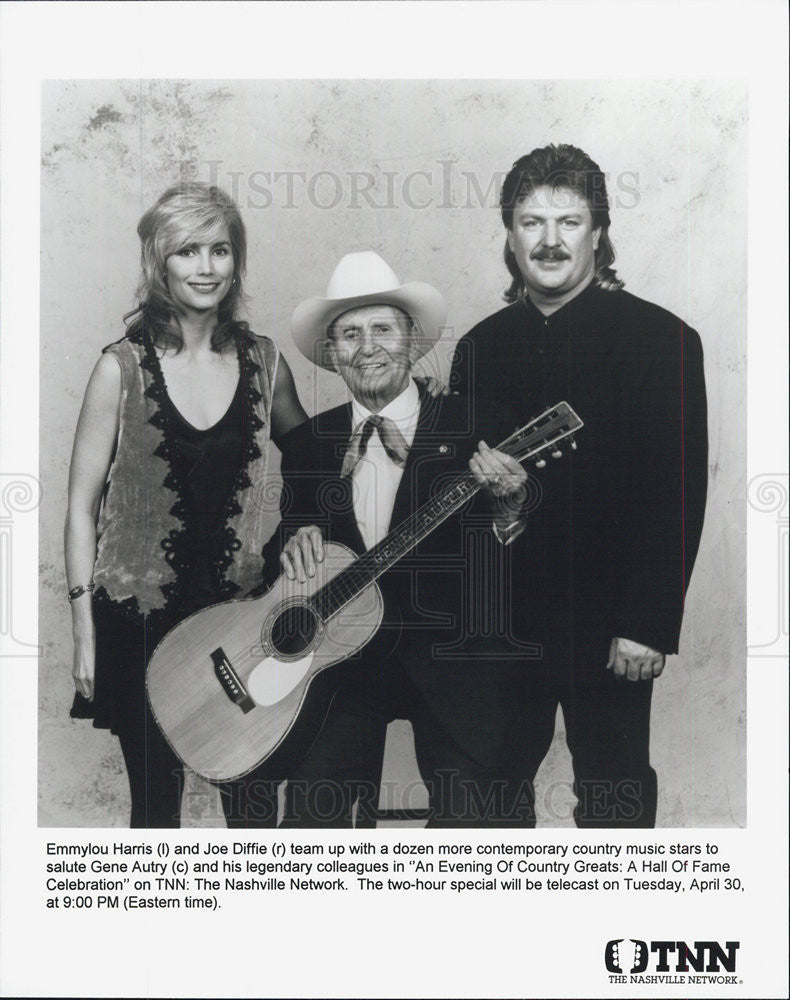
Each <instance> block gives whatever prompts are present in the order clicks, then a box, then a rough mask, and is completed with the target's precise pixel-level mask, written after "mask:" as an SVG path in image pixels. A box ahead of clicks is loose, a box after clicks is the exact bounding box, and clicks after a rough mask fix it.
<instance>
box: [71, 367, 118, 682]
mask: <svg viewBox="0 0 790 1000" xmlns="http://www.w3.org/2000/svg"><path fill="white" fill-rule="evenodd" d="M120 399H121V369H120V367H119V365H118V362H117V361H116V360H115V358H113V357H112V355H110V354H103V355H102V356H101V358H99V360H98V362H97V363H96V367H95V368H94V369H93V373H92V375H91V377H90V381H89V382H88V388H87V389H86V391H85V399H84V400H83V403H82V409H81V411H80V416H79V420H78V422H77V432H76V435H75V437H74V449H73V451H72V454H71V468H70V471H69V503H68V510H67V513H66V531H65V550H66V578H67V580H68V586H69V589H71V588H72V587H78V586H85V585H87V584H89V583H90V582H91V581H92V580H93V565H94V563H95V561H96V519H97V516H98V513H99V503H100V502H101V496H102V492H103V490H104V486H105V484H106V482H107V473H108V472H109V468H110V462H111V461H112V455H113V449H114V448H115V441H116V438H117V435H118V421H119V404H120ZM71 613H72V628H73V632H74V664H73V668H72V674H73V676H74V683H75V686H76V688H77V690H78V691H79V692H80V694H82V695H83V696H84V697H85V698H89V699H91V698H93V678H94V672H95V633H94V627H93V610H92V605H91V594H90V593H85V594H83V595H82V596H81V597H78V598H76V599H75V600H74V601H72V602H71Z"/></svg>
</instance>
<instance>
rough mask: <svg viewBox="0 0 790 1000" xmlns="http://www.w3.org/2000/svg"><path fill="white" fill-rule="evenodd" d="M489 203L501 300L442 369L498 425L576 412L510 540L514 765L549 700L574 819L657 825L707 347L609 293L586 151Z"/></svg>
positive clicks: (536, 757)
mask: <svg viewBox="0 0 790 1000" xmlns="http://www.w3.org/2000/svg"><path fill="white" fill-rule="evenodd" d="M501 212H502V220H503V222H504V225H505V228H506V230H507V241H506V246H505V262H506V264H507V267H508V270H509V271H510V274H511V276H512V279H513V281H512V284H511V286H510V288H509V289H508V291H507V293H506V295H505V298H506V300H507V301H508V302H510V303H511V304H510V305H509V306H507V307H506V308H505V309H502V310H501V311H499V312H497V313H494V314H493V315H492V316H489V317H488V318H487V319H485V320H483V322H482V323H480V324H479V325H478V326H476V327H475V328H474V329H473V330H472V331H471V332H470V333H469V334H467V336H466V337H464V338H463V339H462V340H461V341H460V342H459V349H458V354H457V359H456V364H455V366H454V370H453V378H452V383H453V384H454V385H457V386H458V387H459V389H460V391H461V392H462V393H464V392H465V393H468V394H469V395H470V396H471V398H472V399H473V400H474V402H475V413H476V414H477V415H478V417H479V419H480V420H481V422H483V423H486V422H487V423H488V425H489V426H492V425H493V427H494V428H495V430H494V433H496V432H497V428H498V429H499V431H500V432H504V431H506V430H507V429H508V428H511V427H512V426H513V425H514V424H515V423H518V422H519V421H521V422H523V418H524V415H525V414H529V413H532V412H538V411H539V410H540V408H541V406H542V404H543V403H544V402H545V401H547V400H552V399H554V398H564V399H567V400H568V402H570V404H571V405H572V406H573V407H574V409H575V410H576V411H577V412H578V414H579V415H580V417H581V418H582V419H583V420H584V423H585V427H584V429H583V431H582V432H581V433H580V435H579V441H578V446H579V450H578V452H576V453H575V454H574V455H573V457H572V459H571V461H569V462H568V463H565V465H564V466H563V467H561V468H558V469H557V470H556V474H555V475H553V476H552V477H551V478H550V479H547V480H546V481H545V483H544V484H543V485H544V489H543V496H542V500H541V504H540V506H539V508H538V509H537V510H536V511H534V512H533V513H532V514H531V515H530V519H529V522H530V523H529V529H528V530H527V531H526V532H524V533H523V534H522V535H521V537H520V538H519V539H518V541H517V542H516V544H515V545H514V546H513V555H514V559H515V560H516V561H517V562H518V563H519V564H520V566H521V567H522V569H521V572H520V574H519V575H518V578H517V583H516V585H515V586H514V590H513V602H514V604H515V605H516V606H517V607H518V608H519V609H520V610H521V612H522V614H521V615H520V616H519V625H520V628H521V632H520V635H521V636H522V637H523V638H528V639H530V640H531V641H535V642H538V643H539V644H540V645H541V646H542V648H543V656H542V658H541V660H540V662H539V664H534V663H533V664H532V665H531V667H530V669H529V670H525V671H524V672H523V674H522V675H521V677H520V678H519V682H521V681H523V682H524V683H523V685H520V686H519V687H517V688H516V687H514V692H513V694H514V698H517V699H518V700H519V701H520V703H521V704H522V706H523V722H522V725H523V726H524V727H525V731H526V733H527V735H528V737H529V740H530V744H531V746H530V750H529V752H528V753H527V754H526V756H525V758H523V759H522V760H521V761H520V764H519V766H520V768H521V773H522V774H523V775H524V776H525V777H526V778H527V779H528V780H530V781H531V780H532V779H533V778H534V776H535V773H536V771H537V768H538V766H539V764H540V762H541V760H542V759H543V757H544V755H545V753H546V751H547V750H548V747H549V746H550V744H551V741H552V736H553V733H554V722H555V716H556V710H557V705H558V703H559V704H560V705H561V706H562V709H563V714H564V717H565V726H566V732H567V741H568V746H569V749H570V751H571V754H572V757H573V768H574V778H575V792H576V795H577V799H578V804H577V806H576V810H575V819H576V823H577V825H578V826H580V827H595V826H603V827H616V826H633V827H652V826H654V825H655V816H656V775H655V772H654V771H653V769H652V768H651V766H650V760H649V735H650V729H649V723H650V701H651V692H652V685H653V679H654V678H656V677H659V676H660V674H661V672H662V670H663V669H664V662H665V657H666V655H667V654H668V653H674V652H676V651H677V649H678V637H679V633H680V625H681V618H682V614H683V602H684V596H685V592H686V587H687V586H688V582H689V577H690V575H691V570H692V567H693V565H694V559H695V556H696V553H697V548H698V545H699V539H700V533H701V529H702V521H703V513H704V506H705V493H706V471H707V427H706V402H705V383H704V375H703V364H702V348H701V345H700V340H699V337H698V336H697V334H696V333H695V332H694V330H692V329H690V328H689V327H688V326H686V324H685V323H683V321H682V320H680V319H678V318H677V317H676V316H673V315H672V314H671V313H669V312H667V311H665V310H664V309H661V308H659V307H658V306H656V305H653V304H651V303H649V302H645V301H643V300H642V299H638V298H636V297H635V296H633V295H630V294H628V293H627V292H624V291H622V287H623V282H622V281H621V280H619V279H618V278H617V276H616V274H615V272H614V270H613V269H612V267H611V265H612V264H613V262H614V250H613V248H612V244H611V242H610V241H609V224H610V218H609V205H608V199H607V193H606V183H605V178H604V175H603V174H602V172H601V171H600V169H599V168H598V166H597V164H595V163H594V162H593V161H592V160H591V159H590V157H589V156H587V154H586V153H584V152H582V151H581V150H579V149H577V148H575V147H573V146H568V145H560V146H547V147H545V148H543V149H535V150H533V151H532V152H531V153H530V154H529V155H527V156H524V157H522V158H521V159H520V160H518V161H517V162H516V163H515V164H514V166H513V168H512V170H511V171H510V173H509V174H508V175H507V177H506V178H505V181H504V184H503V187H502V194H501ZM497 420H498V421H499V423H498V424H497Z"/></svg>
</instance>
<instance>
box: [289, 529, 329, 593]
mask: <svg viewBox="0 0 790 1000" xmlns="http://www.w3.org/2000/svg"><path fill="white" fill-rule="evenodd" d="M323 561H324V536H323V535H322V534H321V529H320V528H318V527H316V525H314V524H308V525H307V526H306V527H304V528H300V529H299V530H298V531H297V532H296V534H295V535H292V536H291V537H290V538H289V539H288V541H287V542H286V543H285V545H284V546H283V551H282V553H281V554H280V563H281V564H282V567H283V569H284V570H285V575H286V576H287V577H288V579H289V580H298V581H299V583H305V582H306V580H307V578H308V577H314V576H315V571H316V564H317V563H320V562H323Z"/></svg>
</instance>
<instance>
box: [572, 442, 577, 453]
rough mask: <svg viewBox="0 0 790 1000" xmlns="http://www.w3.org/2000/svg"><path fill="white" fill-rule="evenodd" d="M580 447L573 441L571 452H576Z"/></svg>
mask: <svg viewBox="0 0 790 1000" xmlns="http://www.w3.org/2000/svg"><path fill="white" fill-rule="evenodd" d="M577 447H578V445H577V444H576V442H575V441H573V440H571V451H576V449H577Z"/></svg>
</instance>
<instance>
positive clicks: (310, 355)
mask: <svg viewBox="0 0 790 1000" xmlns="http://www.w3.org/2000/svg"><path fill="white" fill-rule="evenodd" d="M369 305H383V306H395V307H396V308H398V309H402V310H403V312H405V313H408V315H409V316H410V317H411V318H412V319H413V320H414V322H415V324H416V326H417V341H416V344H417V352H418V353H417V357H422V355H423V354H427V353H428V351H430V349H431V348H432V347H433V345H434V344H435V343H436V341H437V340H438V339H439V337H440V336H441V328H442V326H443V325H444V322H445V320H446V319H447V303H446V302H445V300H444V296H443V295H442V293H441V292H440V291H438V290H437V289H436V288H434V287H433V285H429V284H426V282H424V281H409V282H407V283H406V284H405V285H401V286H400V288H393V289H391V290H390V291H384V292H370V293H368V294H367V295H355V296H351V297H349V298H343V299H323V298H317V297H316V298H312V299H305V301H304V302H300V303H299V305H298V306H297V307H296V309H294V311H293V315H292V316H291V335H292V337H293V340H294V343H295V344H296V346H297V347H298V348H299V350H300V351H301V352H302V354H304V356H305V357H306V358H307V359H308V360H310V361H312V362H313V364H315V365H318V366H319V367H320V368H326V369H327V371H334V370H335V369H334V366H333V365H332V363H331V361H329V359H328V355H327V351H326V348H325V343H324V342H325V341H326V338H327V334H328V332H329V327H330V326H331V325H332V323H334V321H335V320H336V319H337V318H338V316H342V314H343V313H344V312H348V311H349V309H357V308H358V307H360V306H369Z"/></svg>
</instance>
